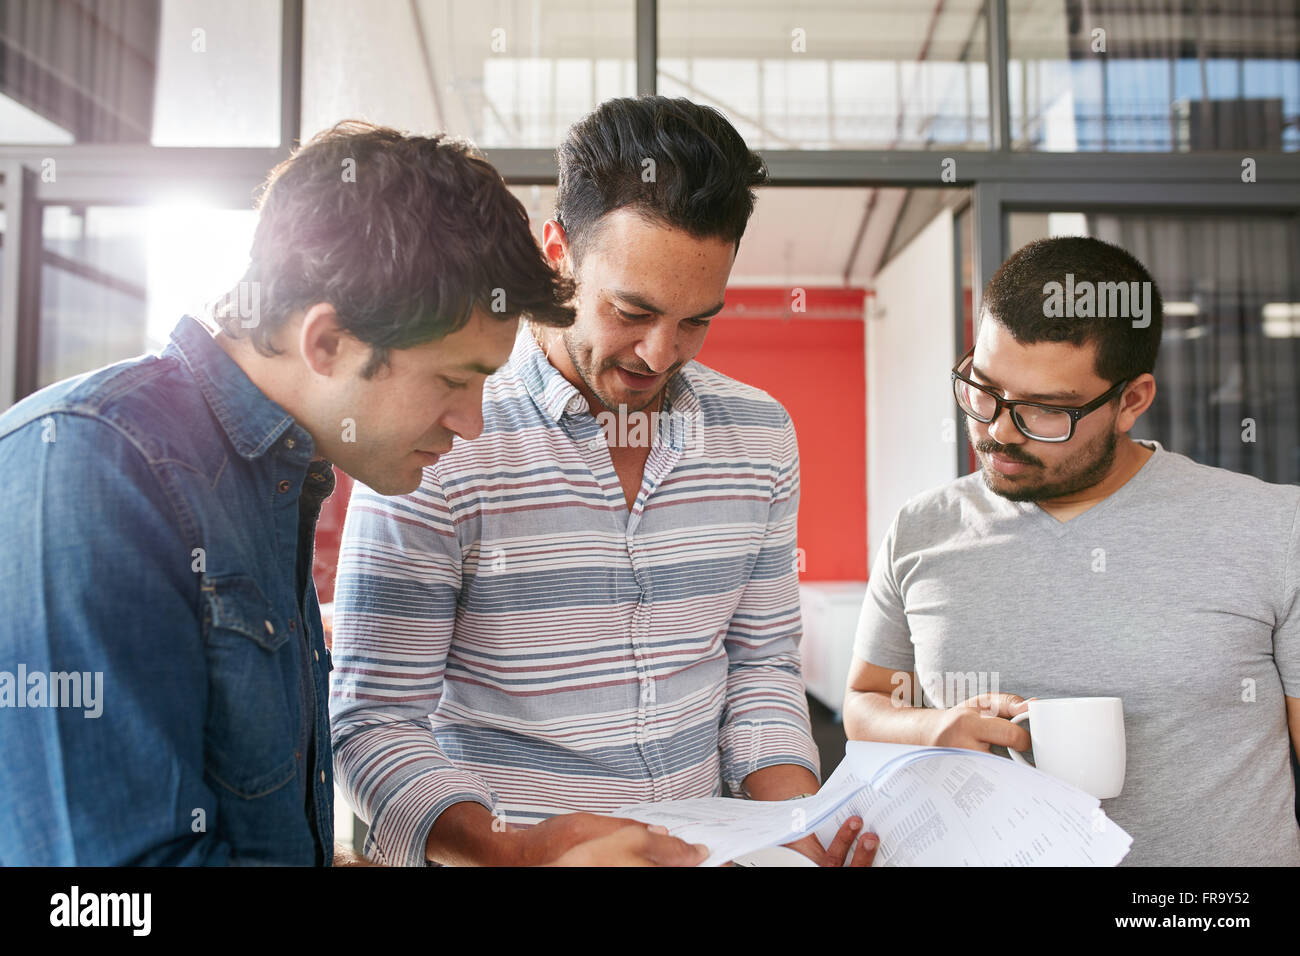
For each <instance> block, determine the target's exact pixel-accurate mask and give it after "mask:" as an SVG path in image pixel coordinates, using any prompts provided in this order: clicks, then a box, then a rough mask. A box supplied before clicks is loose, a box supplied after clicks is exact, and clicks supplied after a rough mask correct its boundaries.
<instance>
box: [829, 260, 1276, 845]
mask: <svg viewBox="0 0 1300 956" xmlns="http://www.w3.org/2000/svg"><path fill="white" fill-rule="evenodd" d="M1067 277H1068V278H1067ZM1063 282H1064V283H1065V284H1066V285H1069V286H1071V287H1072V288H1074V289H1079V290H1087V293H1088V294H1089V295H1092V294H1094V293H1097V292H1098V290H1107V289H1111V290H1113V289H1117V288H1119V284H1120V283H1122V284H1124V286H1125V287H1126V288H1133V289H1139V288H1146V289H1149V290H1151V295H1149V296H1148V306H1149V319H1148V318H1143V319H1142V320H1140V321H1135V320H1134V319H1133V317H1132V316H1131V315H1126V314H1119V315H1116V314H1115V312H1114V311H1113V310H1108V314H1106V315H1105V316H1104V317H1102V316H1099V315H1097V314H1095V313H1099V312H1102V311H1103V310H1101V309H1099V308H1097V307H1096V306H1097V305H1098V303H1099V300H1098V299H1097V298H1095V297H1094V298H1093V300H1092V306H1093V307H1091V308H1087V307H1085V308H1081V309H1078V310H1071V312H1072V313H1073V314H1071V315H1070V316H1069V317H1063V316H1061V315H1059V310H1056V309H1053V308H1049V307H1048V302H1047V298H1048V297H1047V290H1048V289H1049V288H1054V287H1055V288H1059V287H1060V285H1059V284H1061V283H1063ZM1053 283H1057V284H1058V285H1057V286H1053V285H1052V284H1053ZM1134 283H1137V284H1138V285H1134ZM1143 283H1149V285H1145V286H1142V285H1141V284H1143ZM1085 284H1086V285H1085ZM1082 294H1083V293H1082V292H1081V295H1082ZM1080 304H1081V305H1084V302H1083V300H1082V299H1080ZM1121 311H1123V310H1121ZM1084 313H1087V314H1084ZM1160 316H1161V303H1160V297H1159V293H1158V291H1156V290H1155V284H1154V282H1152V280H1151V276H1150V274H1149V273H1148V272H1147V270H1146V269H1145V268H1144V267H1143V266H1142V265H1141V263H1139V262H1138V261H1137V260H1136V259H1134V258H1133V257H1132V256H1131V255H1129V254H1128V253H1127V252H1125V251H1124V250H1122V249H1119V248H1118V247H1116V246H1113V245H1110V244H1108V243H1104V242H1101V241H1099V240H1096V239H1088V238H1059V239H1048V240H1042V241H1039V242H1035V243H1032V244H1030V245H1028V246H1026V247H1025V248H1023V249H1021V250H1020V251H1019V252H1017V253H1016V254H1015V255H1013V256H1012V257H1011V258H1010V259H1008V260H1007V261H1006V262H1005V263H1004V264H1003V265H1002V267H1001V268H1000V269H999V270H998V272H997V274H996V275H995V276H994V277H993V279H992V280H991V281H990V283H989V285H988V288H987V289H986V290H985V294H984V305H983V309H982V321H981V323H980V325H979V331H978V335H977V338H976V342H975V347H974V348H973V349H972V350H971V351H970V352H968V353H966V355H964V356H963V357H962V358H961V359H960V360H959V361H958V362H957V364H956V365H955V366H954V367H953V369H952V373H951V380H952V387H953V390H954V394H955V397H956V400H957V404H958V407H959V408H960V409H961V410H962V411H963V412H964V413H965V416H966V420H967V429H968V434H969V437H970V441H971V445H972V447H973V449H974V451H975V454H976V455H977V457H978V459H979V466H980V467H979V470H978V472H977V473H975V474H971V475H967V476H965V477H963V478H959V479H957V480H956V481H953V482H951V483H949V484H947V485H944V486H942V487H940V488H937V489H934V490H931V491H928V492H926V493H924V494H921V495H919V496H917V497H915V498H913V499H912V500H911V501H909V502H907V503H906V504H905V505H904V506H903V508H902V509H901V510H900V511H899V513H898V516H897V517H896V518H895V520H894V523H893V525H892V526H891V527H890V529H889V532H888V534H887V535H886V537H885V539H884V541H883V543H882V544H881V547H880V552H879V554H878V555H877V558H876V561H875V564H874V568H873V571H872V574H871V579H870V582H869V584H868V589H867V598H866V601H865V602H864V605H863V609H862V615H861V619H860V622H859V625H858V632H857V637H856V643H855V647H854V661H853V666H852V669H851V672H850V674H849V681H848V698H847V700H846V703H845V708H844V723H845V729H846V732H847V734H848V736H849V737H850V738H852V739H856V740H880V741H892V742H897V743H909V744H927V745H937V746H955V747H966V748H970V749H973V750H982V751H991V750H992V748H994V747H998V748H1004V747H1005V748H1013V749H1015V750H1026V749H1028V748H1029V745H1030V739H1029V734H1028V733H1027V732H1026V730H1025V729H1024V727H1023V726H1022V725H1019V724H1017V725H1013V724H1012V723H1011V722H1010V720H1009V718H1011V717H1013V716H1015V715H1017V714H1019V713H1021V712H1023V711H1024V710H1025V708H1026V706H1027V705H1026V702H1025V700H1024V698H1027V697H1031V696H1032V697H1038V698H1053V697H1086V696H1116V697H1120V698H1122V699H1123V701H1124V721H1125V730H1126V734H1127V761H1128V774H1127V778H1126V780H1125V785H1124V790H1123V792H1122V793H1121V794H1120V796H1118V797H1115V798H1114V799H1111V800H1106V801H1103V804H1102V806H1103V809H1104V810H1105V811H1106V813H1107V815H1108V816H1109V817H1110V818H1111V819H1113V820H1114V821H1115V822H1116V823H1118V824H1119V825H1120V826H1122V827H1124V828H1125V829H1126V830H1127V831H1128V832H1129V833H1130V834H1131V835H1132V836H1133V847H1132V850H1131V851H1130V853H1129V855H1128V856H1127V857H1126V858H1125V863H1126V864H1137V865H1184V864H1198V865H1204V864H1205V863H1206V862H1207V861H1208V862H1210V863H1212V864H1216V865H1250V864H1256V865H1291V866H1295V865H1298V864H1300V829H1298V828H1297V824H1296V817H1295V813H1294V808H1293V807H1294V800H1295V787H1294V782H1293V778H1292V774H1291V765H1290V746H1289V744H1294V745H1295V746H1296V747H1297V749H1300V524H1298V521H1300V488H1296V487H1293V486H1289V485H1284V486H1280V485H1271V484H1267V483H1265V482H1262V481H1259V480H1257V479H1255V478H1252V477H1248V476H1245V475H1240V474H1236V473H1233V472H1229V471H1225V470H1222V469H1218V468H1210V467H1206V466H1204V465H1200V464H1197V463H1195V462H1193V461H1192V460H1190V459H1188V458H1186V457H1184V456H1182V455H1179V454H1175V453H1173V452H1170V451H1166V450H1165V449H1163V448H1162V447H1161V446H1160V445H1159V443H1157V442H1150V441H1146V442H1143V441H1135V440H1133V439H1131V438H1130V437H1129V434H1128V433H1129V431H1130V430H1131V429H1132V428H1133V427H1134V425H1135V424H1136V423H1137V420H1138V418H1139V417H1140V416H1141V415H1142V414H1143V412H1145V411H1146V410H1147V408H1148V407H1150V405H1151V402H1152V400H1153V399H1154V398H1155V393H1156V384H1155V378H1154V377H1153V374H1152V373H1153V371H1154V368H1155V359H1156V353H1157V350H1158V348H1159V345H1160V331H1161V321H1160ZM935 384H936V386H937V384H938V383H935ZM1237 437H1238V436H1237V435H1235V434H1234V435H1233V436H1232V440H1236V439H1237ZM1012 692H1014V693H1012ZM1288 733H1289V736H1290V741H1288ZM999 752H1000V751H999Z"/></svg>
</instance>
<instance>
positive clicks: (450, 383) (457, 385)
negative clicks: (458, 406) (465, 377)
mask: <svg viewBox="0 0 1300 956" xmlns="http://www.w3.org/2000/svg"><path fill="white" fill-rule="evenodd" d="M439 378H441V379H442V381H443V383H444V384H445V385H446V386H447V387H448V388H450V389H461V388H468V387H469V382H461V381H457V380H456V379H454V378H448V377H447V376H446V375H441V376H439Z"/></svg>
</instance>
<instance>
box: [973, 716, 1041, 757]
mask: <svg viewBox="0 0 1300 956" xmlns="http://www.w3.org/2000/svg"><path fill="white" fill-rule="evenodd" d="M976 731H977V735H978V737H979V739H980V740H981V741H982V742H983V743H984V746H983V747H982V748H981V749H983V750H988V749H989V747H988V745H989V744H996V745H997V746H999V747H1007V748H1009V749H1011V750H1028V749H1029V731H1027V730H1025V728H1024V727H1022V726H1020V725H1019V724H1013V723H1011V721H1009V720H1003V719H1001V718H1000V717H999V718H994V719H990V720H981V721H980V723H979V726H978V727H977V728H976Z"/></svg>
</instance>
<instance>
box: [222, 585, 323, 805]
mask: <svg viewBox="0 0 1300 956" xmlns="http://www.w3.org/2000/svg"><path fill="white" fill-rule="evenodd" d="M202 593H203V601H204V616H203V620H204V649H205V654H206V657H207V664H208V712H207V720H206V723H205V727H204V751H205V771H206V773H207V775H208V776H209V777H211V778H212V780H213V781H215V782H216V783H217V784H219V785H220V786H221V787H223V788H224V789H225V790H228V791H230V792H232V793H234V794H235V795H237V796H239V797H243V798H245V799H254V798H257V797H263V796H266V795H267V794H270V793H273V792H274V791H276V790H279V789H280V788H281V787H283V786H284V785H285V784H287V783H288V782H289V781H290V780H292V779H293V778H294V775H295V774H296V773H297V763H298V759H297V749H298V746H299V726H298V720H297V710H298V707H297V697H296V694H297V688H298V679H297V661H296V660H295V657H294V655H295V653H296V650H297V644H296V643H290V644H288V645H287V646H286V642H287V641H288V640H289V638H290V636H291V635H290V633H289V627H288V624H287V623H286V622H285V621H284V619H283V617H282V616H281V615H279V614H277V613H276V612H275V610H274V608H273V606H272V605H271V602H270V601H268V600H267V599H266V596H265V595H264V594H263V593H262V589H261V588H260V587H258V585H257V582H256V581H255V580H253V578H252V577H250V576H248V575H246V574H231V575H222V576H219V577H212V578H205V579H204V581H203V585H202Z"/></svg>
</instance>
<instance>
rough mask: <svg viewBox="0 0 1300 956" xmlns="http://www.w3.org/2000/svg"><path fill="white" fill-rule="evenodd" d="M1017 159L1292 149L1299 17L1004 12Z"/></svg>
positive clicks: (1266, 12)
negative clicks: (1020, 152) (1025, 152)
mask: <svg viewBox="0 0 1300 956" xmlns="http://www.w3.org/2000/svg"><path fill="white" fill-rule="evenodd" d="M1007 19H1008V45H1009V49H1010V62H1009V63H1008V73H1007V85H1008V87H1009V90H1010V100H1011V110H1010V114H1011V132H1012V139H1013V141H1014V143H1015V146H1016V147H1017V148H1020V149H1030V150H1048V151H1063V152H1093V151H1104V152H1149V151H1158V152H1190V151H1195V150H1243V149H1250V150H1257V151H1261V152H1268V151H1275V152H1276V151H1281V150H1288V151H1291V150H1296V149H1300V6H1297V5H1296V4H1294V3H1278V2H1276V0H1236V2H1233V3H1170V2H1168V0H1090V2H1088V3H1086V4H1083V3H1077V2H1074V0H1008V4H1007Z"/></svg>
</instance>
